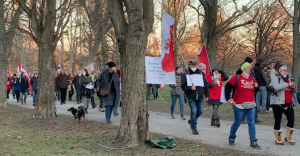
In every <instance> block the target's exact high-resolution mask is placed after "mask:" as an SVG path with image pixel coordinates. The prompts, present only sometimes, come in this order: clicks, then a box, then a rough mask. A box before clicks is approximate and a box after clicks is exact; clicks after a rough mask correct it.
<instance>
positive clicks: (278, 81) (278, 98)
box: [270, 74, 295, 105]
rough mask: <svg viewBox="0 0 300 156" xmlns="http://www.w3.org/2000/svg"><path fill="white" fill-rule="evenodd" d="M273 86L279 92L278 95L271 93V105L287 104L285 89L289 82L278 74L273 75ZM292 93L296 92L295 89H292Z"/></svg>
mask: <svg viewBox="0 0 300 156" xmlns="http://www.w3.org/2000/svg"><path fill="white" fill-rule="evenodd" d="M271 84H272V87H273V88H274V89H275V91H276V92H277V95H274V94H273V95H271V99H270V104H271V105H282V104H285V89H286V88H288V87H289V84H288V83H286V82H285V81H284V80H283V78H282V77H281V76H280V75H279V74H276V75H275V76H274V77H272V80H271ZM292 92H293V93H292V95H293V94H294V92H295V89H293V90H292Z"/></svg>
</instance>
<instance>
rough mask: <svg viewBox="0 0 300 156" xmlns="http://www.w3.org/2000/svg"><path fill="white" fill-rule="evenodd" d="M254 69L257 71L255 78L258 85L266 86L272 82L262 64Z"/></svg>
mask: <svg viewBox="0 0 300 156" xmlns="http://www.w3.org/2000/svg"><path fill="white" fill-rule="evenodd" d="M253 70H254V73H255V78H256V81H257V83H258V86H266V85H267V84H269V83H270V82H268V78H267V75H266V73H265V71H264V70H263V69H262V68H261V67H260V66H255V67H254V68H253Z"/></svg>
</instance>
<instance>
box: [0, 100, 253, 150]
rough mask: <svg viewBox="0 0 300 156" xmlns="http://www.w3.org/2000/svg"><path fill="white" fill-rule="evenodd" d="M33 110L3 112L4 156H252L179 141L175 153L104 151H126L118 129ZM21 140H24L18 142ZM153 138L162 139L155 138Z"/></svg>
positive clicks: (0, 117)
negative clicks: (35, 115)
mask: <svg viewBox="0 0 300 156" xmlns="http://www.w3.org/2000/svg"><path fill="white" fill-rule="evenodd" d="M30 114H32V110H29V109H26V108H23V107H19V106H14V105H8V107H7V108H6V109H5V110H4V111H2V112H0V127H1V128H0V140H1V142H0V155H1V156H77V155H88V156H106V155H111V156H120V155H125V156H126V155H128V156H132V155H134V156H145V155H149V156H150V155H151V156H162V155H170V156H171V155H174V156H183V155H187V156H193V155H194V156H199V155H250V154H247V153H244V152H241V151H235V150H232V149H225V148H219V147H214V146H211V145H206V144H203V143H200V142H193V141H187V140H182V139H177V141H178V145H177V146H176V147H175V148H174V149H170V150H162V149H155V148H151V147H149V146H148V145H143V146H141V147H138V148H134V149H119V150H110V149H107V148H104V147H102V146H101V145H105V146H108V147H122V146H121V145H118V144H116V143H114V142H115V136H116V132H117V127H115V126H112V125H106V124H102V123H97V122H91V121H87V122H86V123H82V124H75V123H74V120H73V117H71V116H63V115H61V116H60V117H58V118H52V119H44V120H42V119H32V118H31V116H30ZM18 136H20V137H22V138H20V139H18ZM151 136H152V138H160V137H162V136H161V135H157V134H151Z"/></svg>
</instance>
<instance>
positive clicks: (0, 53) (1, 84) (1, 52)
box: [0, 38, 8, 110]
mask: <svg viewBox="0 0 300 156" xmlns="http://www.w3.org/2000/svg"><path fill="white" fill-rule="evenodd" d="M3 43H4V42H3V41H2V40H1V38H0V72H1V73H2V74H0V110H2V109H4V108H5V107H6V104H7V99H6V82H7V76H6V74H5V73H6V70H7V63H8V61H7V60H8V56H7V55H6V52H5V48H4V44H3Z"/></svg>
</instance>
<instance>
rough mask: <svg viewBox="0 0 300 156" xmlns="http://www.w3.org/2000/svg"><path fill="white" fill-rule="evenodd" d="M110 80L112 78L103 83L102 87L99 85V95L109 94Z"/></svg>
mask: <svg viewBox="0 0 300 156" xmlns="http://www.w3.org/2000/svg"><path fill="white" fill-rule="evenodd" d="M112 80H113V78H111V81H110V82H109V83H108V84H107V85H105V86H104V87H101V88H100V95H101V96H102V97H106V96H108V95H109V93H110V90H111V83H112Z"/></svg>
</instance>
